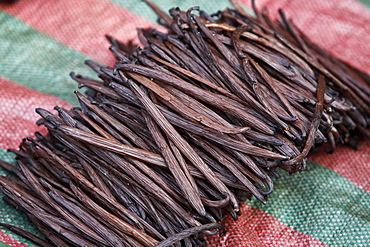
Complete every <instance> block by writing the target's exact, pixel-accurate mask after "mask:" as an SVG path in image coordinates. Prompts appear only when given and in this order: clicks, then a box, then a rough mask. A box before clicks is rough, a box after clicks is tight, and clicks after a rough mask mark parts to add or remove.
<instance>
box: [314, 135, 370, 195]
mask: <svg viewBox="0 0 370 247" xmlns="http://www.w3.org/2000/svg"><path fill="white" fill-rule="evenodd" d="M308 158H309V159H310V160H313V161H315V162H317V163H319V164H320V165H323V166H326V167H328V168H330V169H332V170H333V171H335V172H337V173H339V174H340V175H342V176H344V177H345V178H347V179H348V180H350V181H351V182H353V183H355V184H356V185H357V186H358V187H360V188H362V189H363V190H366V191H369V192H370V179H369V178H370V141H364V142H361V143H360V148H359V150H354V149H351V148H349V147H345V146H338V147H337V148H336V149H335V151H334V153H333V154H332V155H329V154H326V153H325V151H324V150H320V151H319V152H317V153H314V154H311V155H310V156H309V157H308Z"/></svg>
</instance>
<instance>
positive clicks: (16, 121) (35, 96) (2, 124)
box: [0, 77, 71, 149]
mask: <svg viewBox="0 0 370 247" xmlns="http://www.w3.org/2000/svg"><path fill="white" fill-rule="evenodd" d="M0 95H1V97H0V105H1V108H2V109H3V112H1V114H0V148H3V149H9V148H17V147H18V146H19V143H20V142H21V141H22V139H23V138H25V137H27V136H33V133H34V132H35V131H40V132H41V133H46V129H45V128H43V127H38V126H37V125H36V124H35V122H36V121H37V120H38V119H39V118H40V116H39V115H38V114H36V112H35V108H37V107H41V108H44V109H47V110H49V111H51V110H53V108H54V106H56V105H58V106H61V107H65V108H66V109H70V108H71V106H70V105H69V104H68V103H67V102H65V101H64V100H61V99H59V98H57V97H54V96H51V95H47V94H44V93H40V92H38V91H36V90H33V89H29V88H27V87H24V86H21V85H18V84H16V83H14V82H11V81H8V80H6V79H4V78H2V77H0Z"/></svg>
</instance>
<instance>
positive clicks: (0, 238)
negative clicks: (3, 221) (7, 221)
mask: <svg viewBox="0 0 370 247" xmlns="http://www.w3.org/2000/svg"><path fill="white" fill-rule="evenodd" d="M1 242H3V243H6V244H8V245H10V246H13V247H27V245H25V244H22V243H20V242H19V241H18V240H16V239H14V238H12V237H10V236H9V235H6V234H5V233H4V232H3V231H0V243H1Z"/></svg>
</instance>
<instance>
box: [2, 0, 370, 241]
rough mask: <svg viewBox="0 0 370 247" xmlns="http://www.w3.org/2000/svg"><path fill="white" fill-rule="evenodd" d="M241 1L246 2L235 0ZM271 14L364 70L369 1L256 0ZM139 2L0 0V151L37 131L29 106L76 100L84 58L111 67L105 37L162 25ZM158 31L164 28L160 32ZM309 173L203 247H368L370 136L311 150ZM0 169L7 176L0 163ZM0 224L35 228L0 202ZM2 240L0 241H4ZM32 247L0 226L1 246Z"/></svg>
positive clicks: (368, 58)
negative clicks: (354, 144)
mask: <svg viewBox="0 0 370 247" xmlns="http://www.w3.org/2000/svg"><path fill="white" fill-rule="evenodd" d="M153 2H155V3H157V4H158V5H159V6H161V7H162V9H165V10H166V9H169V8H171V7H176V6H179V7H180V8H181V9H187V8H188V7H191V6H200V7H201V8H202V9H204V10H206V11H207V12H216V11H218V10H220V9H224V8H226V7H230V6H231V5H230V4H229V3H228V1H227V0H220V1H207V0H190V1H181V0H170V1H166V0H156V1H153ZM242 2H244V3H245V5H246V6H249V0H243V1H242ZM256 2H257V6H258V8H262V7H264V6H267V7H268V8H269V13H270V14H271V16H273V17H275V16H276V13H277V10H278V9H279V8H282V9H284V11H285V13H286V15H287V16H288V17H289V18H291V19H292V20H293V21H294V23H295V24H296V25H297V26H298V27H299V28H300V29H301V30H304V33H305V34H307V35H308V36H309V37H310V38H311V39H312V40H313V41H314V42H316V43H318V44H320V45H321V46H322V47H323V48H325V49H326V50H328V51H329V52H331V53H332V54H334V55H335V56H338V57H340V58H341V59H343V60H345V61H347V62H348V63H350V64H351V65H353V66H355V67H356V68H358V69H360V70H362V71H364V72H367V73H369V72H370V11H369V9H368V7H369V6H370V3H369V1H367V0H363V1H362V2H360V1H355V0H330V1H323V0H311V1H307V0H279V1H277V0H256ZM155 21H156V17H155V15H154V14H153V12H152V11H151V10H150V9H149V8H148V7H147V6H146V5H145V4H144V3H143V2H142V1H139V0H82V1H78V2H76V1H72V0H53V1H50V0H23V1H19V2H17V3H15V4H4V3H2V4H0V158H1V159H4V160H6V161H9V162H12V161H13V158H14V157H13V156H12V155H10V154H9V153H7V152H6V150H7V149H9V148H17V147H18V145H19V143H20V141H21V140H22V138H24V137H26V136H32V135H33V133H34V132H35V131H41V132H43V133H45V130H44V129H42V128H41V127H37V126H36V125H35V121H36V120H37V119H38V116H37V115H36V113H35V112H34V109H35V108H36V107H42V108H45V109H48V110H52V109H53V107H54V106H56V105H59V106H63V107H66V108H69V107H70V106H71V105H77V100H76V99H75V96H74V94H73V91H74V90H76V89H77V85H76V83H74V82H73V81H72V80H71V79H70V78H69V73H70V72H71V71H75V72H76V73H79V74H83V75H86V76H91V77H95V74H94V73H93V72H92V71H90V70H89V69H88V68H87V67H86V66H85V65H84V60H86V59H93V60H95V61H97V62H99V63H102V64H106V65H112V64H113V62H114V57H113V56H112V54H110V52H109V51H108V47H109V44H108V42H107V41H106V40H105V38H104V35H105V34H109V35H111V36H114V37H116V38H117V39H120V40H122V41H128V40H130V39H133V40H137V39H136V29H137V28H139V27H140V28H145V27H156V28H161V27H159V26H157V25H156V24H155ZM162 30H163V29H162ZM309 158H310V160H311V161H310V162H309V165H308V171H306V172H303V173H300V174H296V175H294V176H289V175H287V174H284V173H283V174H282V178H280V179H279V180H277V181H275V184H276V189H275V191H274V192H273V194H272V195H271V196H270V197H269V200H268V203H267V204H266V205H262V204H261V203H259V202H258V201H256V200H252V201H249V202H246V203H244V204H243V206H242V212H243V214H242V216H241V217H240V219H239V221H237V222H234V221H233V220H232V219H230V218H228V219H226V220H225V224H226V225H227V227H228V229H229V231H228V233H227V234H226V235H225V236H223V237H222V238H215V237H213V238H209V239H208V240H209V246H370V209H369V205H370V193H369V192H370V141H364V142H362V143H361V148H360V150H358V151H355V150H352V149H350V148H348V147H339V148H338V149H337V150H336V151H335V153H334V154H332V155H327V154H325V153H324V152H323V151H320V152H318V153H315V154H312V155H310V157H309ZM0 174H6V172H5V171H3V170H0ZM0 211H1V216H0V222H6V223H10V224H14V225H17V226H19V227H21V228H24V229H26V230H28V231H30V232H33V233H35V234H39V233H38V232H37V230H36V229H35V228H34V227H33V226H32V225H31V224H30V223H29V222H28V220H27V218H26V217H25V216H24V215H23V214H21V213H19V212H18V211H16V210H15V209H14V208H12V207H11V206H9V205H7V204H6V203H4V202H0ZM2 243H3V245H2ZM6 244H8V245H10V246H35V245H33V244H32V243H30V242H29V241H27V240H25V239H23V238H21V237H19V236H17V235H15V234H13V233H11V232H9V231H7V230H6V229H0V246H6Z"/></svg>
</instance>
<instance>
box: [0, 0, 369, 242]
mask: <svg viewBox="0 0 370 247" xmlns="http://www.w3.org/2000/svg"><path fill="white" fill-rule="evenodd" d="M149 4H150V3H149ZM152 7H153V9H154V10H155V11H156V12H157V13H158V15H159V16H160V23H162V24H163V25H165V26H166V27H167V28H168V30H169V31H168V33H161V32H159V31H157V30H152V29H149V30H139V31H138V36H139V39H140V41H141V43H142V45H143V46H142V47H141V48H139V47H138V46H135V45H133V44H122V43H120V42H119V41H117V40H115V39H113V38H111V37H108V39H109V40H110V42H111V43H112V46H111V51H112V52H113V53H114V55H115V56H116V58H117V63H116V65H115V67H114V68H110V67H102V66H100V65H98V64H96V63H94V62H91V61H88V62H87V65H89V66H90V67H91V68H92V69H93V70H95V71H96V72H97V73H98V74H99V78H100V80H93V79H89V78H85V77H82V76H80V75H75V74H73V73H72V74H71V76H72V78H73V79H75V80H76V81H77V82H78V83H79V86H80V87H88V88H89V90H88V91H87V92H86V96H84V95H82V94H81V93H79V92H76V95H77V97H78V99H79V101H80V107H76V108H73V109H63V108H60V107H56V108H55V109H56V110H57V111H58V115H54V114H53V113H51V112H48V111H46V110H44V109H37V110H36V111H37V113H38V114H39V115H40V116H41V117H42V119H41V120H40V121H39V122H38V124H42V125H44V126H45V127H46V128H47V129H48V135H47V136H43V135H41V134H40V133H36V138H26V139H24V140H23V142H22V143H21V145H20V149H19V150H11V152H13V153H15V154H16V163H17V166H13V165H10V164H8V163H5V162H3V161H2V162H1V163H0V164H1V166H2V167H3V168H5V169H7V170H9V171H10V172H12V173H14V174H15V175H16V178H13V177H0V184H1V186H2V193H3V194H4V197H3V199H4V200H6V201H7V202H9V203H10V204H13V205H14V206H15V207H17V209H19V210H22V211H24V212H25V213H26V214H27V215H28V216H29V218H30V220H31V221H32V222H33V223H34V224H35V226H36V227H37V228H38V229H39V230H40V232H41V233H42V234H43V235H44V236H45V237H46V240H42V239H39V238H37V237H34V236H32V235H29V234H27V233H25V232H23V231H22V230H20V229H18V228H15V227H11V226H8V225H5V224H2V225H4V226H5V227H10V228H11V229H12V230H14V231H16V232H18V233H19V234H21V235H25V236H26V237H28V238H30V239H32V240H33V241H35V242H37V243H38V244H39V245H40V246H54V245H55V246H172V245H173V246H197V245H204V244H205V240H204V236H205V235H210V234H216V233H220V234H222V233H224V231H225V229H224V226H223V225H222V224H221V223H220V222H221V221H222V220H223V219H224V216H225V215H227V214H230V215H231V216H232V217H233V218H234V219H235V220H236V219H237V217H238V214H240V213H241V212H240V211H239V202H240V201H241V200H246V199H250V198H251V197H252V196H255V197H256V198H257V199H258V200H260V201H261V202H263V203H265V202H266V198H267V195H268V194H269V193H271V192H272V191H273V182H272V180H271V178H272V177H279V174H278V170H277V168H281V169H283V170H286V171H288V172H289V173H295V172H298V171H302V170H305V169H306V156H307V154H308V152H309V151H310V150H311V149H312V148H315V147H319V146H321V144H323V143H328V144H327V146H328V147H329V150H328V151H329V152H332V151H333V150H334V148H335V145H336V143H338V142H339V143H351V142H352V141H351V140H357V139H356V138H357V137H358V136H367V137H369V132H370V131H369V125H370V108H369V106H370V85H369V84H370V82H369V77H368V76H367V75H366V74H364V73H362V72H359V71H357V70H356V69H354V68H352V67H350V66H348V65H347V64H345V63H343V62H341V61H339V60H338V59H336V58H334V57H331V56H330V55H329V54H328V53H326V52H324V51H323V50H321V49H320V48H318V47H317V46H316V45H314V44H312V43H311V42H310V41H309V40H308V39H307V37H305V36H304V35H303V34H302V33H300V32H299V31H298V30H297V29H296V28H295V27H294V25H293V24H292V23H290V22H289V21H288V20H287V19H286V17H285V16H284V13H283V12H281V13H280V14H281V17H282V18H281V20H279V21H277V22H274V21H272V20H270V19H269V18H268V17H267V15H266V14H265V12H264V11H262V12H258V11H257V10H256V9H255V14H256V17H252V16H250V15H248V14H246V13H245V12H244V11H243V9H242V8H241V7H240V6H238V5H237V4H234V7H235V9H227V10H224V11H220V12H218V13H216V14H214V15H208V14H207V13H205V12H204V11H201V10H199V9H198V8H191V9H189V10H188V11H186V12H184V11H181V10H179V9H177V8H174V9H171V10H170V16H171V17H169V16H167V15H166V14H164V13H163V12H162V11H161V10H159V9H158V8H157V7H156V6H152Z"/></svg>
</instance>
